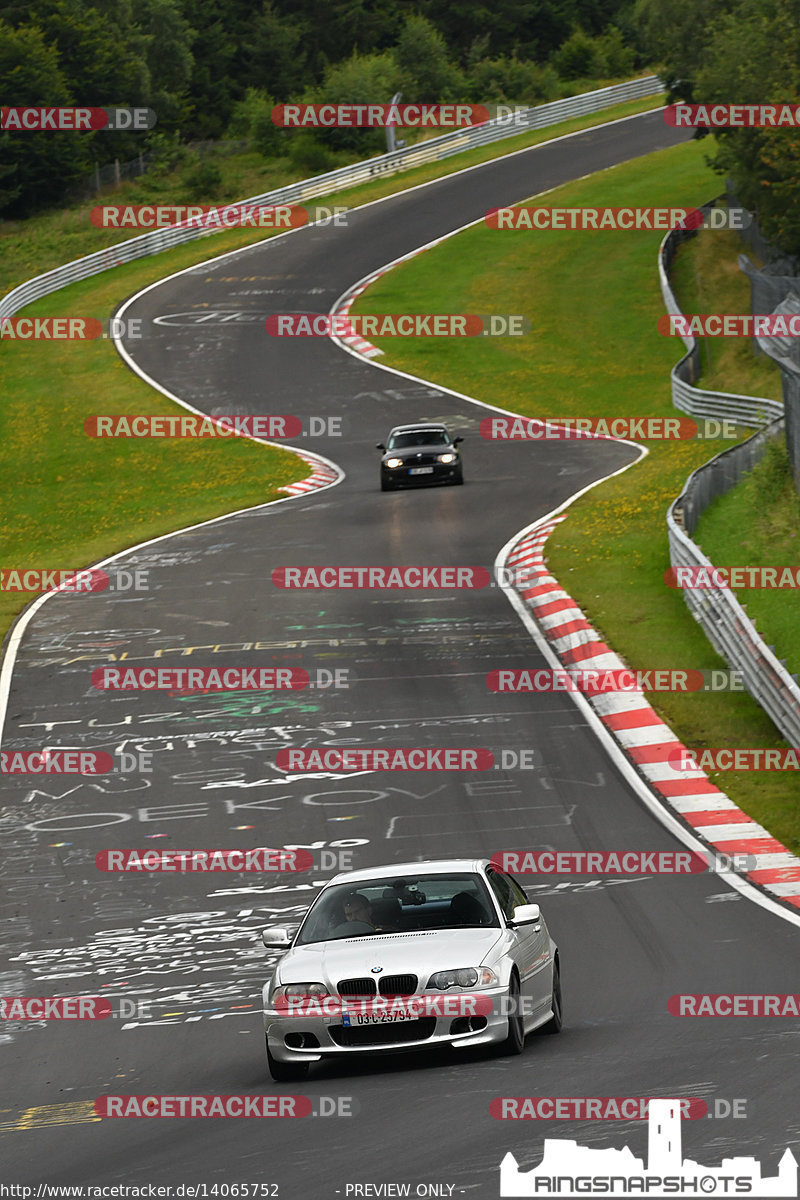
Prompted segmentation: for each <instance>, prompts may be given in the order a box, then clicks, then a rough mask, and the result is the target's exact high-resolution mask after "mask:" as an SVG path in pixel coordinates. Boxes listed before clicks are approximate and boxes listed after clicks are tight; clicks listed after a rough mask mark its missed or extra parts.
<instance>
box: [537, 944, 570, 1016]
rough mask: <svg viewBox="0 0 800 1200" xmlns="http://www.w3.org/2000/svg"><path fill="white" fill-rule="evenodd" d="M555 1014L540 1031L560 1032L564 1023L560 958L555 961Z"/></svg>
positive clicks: (553, 1003) (553, 1004)
mask: <svg viewBox="0 0 800 1200" xmlns="http://www.w3.org/2000/svg"><path fill="white" fill-rule="evenodd" d="M551 1006H552V1009H553V1015H552V1017H551V1018H550V1020H549V1021H548V1022H547V1024H546V1025H542V1027H541V1029H540V1030H539V1032H540V1033H560V1032H561V1026H562V1025H563V1023H564V1017H563V1010H562V1007H561V971H560V970H559V966H558V959H556V960H555V962H554V963H553V998H552V1001H551Z"/></svg>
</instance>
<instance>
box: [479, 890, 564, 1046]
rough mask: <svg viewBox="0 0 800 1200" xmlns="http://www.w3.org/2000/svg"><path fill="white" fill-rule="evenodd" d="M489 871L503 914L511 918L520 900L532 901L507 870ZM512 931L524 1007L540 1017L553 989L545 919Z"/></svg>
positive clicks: (514, 954) (513, 949)
mask: <svg viewBox="0 0 800 1200" xmlns="http://www.w3.org/2000/svg"><path fill="white" fill-rule="evenodd" d="M486 874H487V878H488V880H489V885H490V886H491V888H492V891H493V892H494V894H495V896H496V897H497V900H498V903H499V904H500V908H501V909H502V911H503V916H504V917H505V918H506V919H507V920H511V919H512V918H513V916H514V909H515V907H516V906H517V905H518V904H528V903H529V900H528V898H527V896H526V895H525V893H524V891H523V890H522V888H521V887H520V886H519V884H518V883H517V881H516V880H515V879H512V878H511V876H510V875H506V874H505V872H504V871H498V870H496V869H495V868H494V867H489V869H488V870H487V872H486ZM509 932H510V933H511V935H512V937H513V939H514V944H513V948H512V950H511V955H512V957H513V959H514V961H515V962H516V964H517V970H518V971H519V978H520V989H521V991H522V995H523V996H525V997H527V1003H526V1010H525V1011H526V1013H530V1014H531V1015H532V1016H534V1017H538V1016H540V1015H541V1012H542V1010H543V1009H544V1008H546V1007H548V1006H549V1004H550V997H551V993H552V975H551V971H550V970H549V969H548V968H549V967H550V959H551V956H550V939H549V937H548V936H547V933H546V927H545V923H544V921H537V922H535V923H533V924H530V925H520V926H519V927H518V928H516V929H512V930H509ZM527 1023H528V1022H527V1021H526V1024H527Z"/></svg>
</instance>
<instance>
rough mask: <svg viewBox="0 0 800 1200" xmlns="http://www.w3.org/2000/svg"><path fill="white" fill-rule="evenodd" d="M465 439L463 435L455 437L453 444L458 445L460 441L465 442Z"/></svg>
mask: <svg viewBox="0 0 800 1200" xmlns="http://www.w3.org/2000/svg"><path fill="white" fill-rule="evenodd" d="M463 440H464V439H463V438H462V437H457V438H453V445H454V446H457V445H458V444H459V442H463Z"/></svg>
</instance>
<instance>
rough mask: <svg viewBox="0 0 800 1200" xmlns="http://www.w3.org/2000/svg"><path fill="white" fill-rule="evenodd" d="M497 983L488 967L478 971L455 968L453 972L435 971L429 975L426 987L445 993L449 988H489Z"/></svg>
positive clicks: (469, 968) (468, 968)
mask: <svg viewBox="0 0 800 1200" xmlns="http://www.w3.org/2000/svg"><path fill="white" fill-rule="evenodd" d="M497 982H498V979H497V976H496V975H495V973H494V971H492V970H491V968H490V967H481V968H480V970H478V971H476V970H475V968H474V967H457V968H456V970H454V971H437V972H436V974H435V975H431V977H430V979H429V980H428V987H429V988H436V989H437V991H441V992H446V991H447V989H448V988H451V987H460V988H469V987H489V986H490V985H491V984H493V983H497Z"/></svg>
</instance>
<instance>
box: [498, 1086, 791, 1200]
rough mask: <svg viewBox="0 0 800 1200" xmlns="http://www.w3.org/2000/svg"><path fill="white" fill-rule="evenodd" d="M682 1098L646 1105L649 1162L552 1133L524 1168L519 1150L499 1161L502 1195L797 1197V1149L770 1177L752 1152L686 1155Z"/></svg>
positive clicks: (626, 1150)
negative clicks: (701, 1157) (705, 1161)
mask: <svg viewBox="0 0 800 1200" xmlns="http://www.w3.org/2000/svg"><path fill="white" fill-rule="evenodd" d="M683 1104H685V1101H683V1100H680V1099H660V1098H659V1099H651V1100H650V1101H649V1108H648V1118H647V1120H648V1150H647V1161H646V1162H645V1160H644V1159H641V1158H637V1157H635V1155H634V1154H633V1152H632V1151H631V1150H630V1148H629V1147H627V1146H625V1147H623V1148H622V1149H612V1148H602V1149H601V1148H597V1147H589V1146H580V1145H578V1143H577V1142H576V1141H574V1140H572V1139H567V1138H547V1139H545V1142H544V1147H543V1152H542V1160H541V1162H540V1163H539V1165H538V1166H536V1167H534V1168H533V1169H532V1170H529V1171H521V1170H520V1168H519V1164H518V1162H517V1160H516V1158H515V1157H514V1155H513V1154H511V1153H508V1154H506V1156H505V1158H504V1159H503V1161H502V1162H501V1164H500V1195H501V1196H502V1197H517V1196H535V1197H564V1196H576V1195H588V1196H600V1195H602V1196H606V1197H608V1196H631V1195H634V1196H651V1197H668V1196H669V1197H673V1198H674V1197H679V1198H684V1197H692V1198H693V1200H697V1197H698V1196H737V1195H738V1196H759V1197H772V1198H773V1200H774V1198H775V1197H782V1196H797V1160H796V1159H795V1157H794V1155H793V1154H792V1152H791V1150H788V1149H787V1150H786V1151H784V1153H783V1156H782V1157H781V1159H780V1163H779V1166H778V1173H777V1174H776V1175H772V1176H765V1175H764V1174H763V1173H762V1168H761V1165H760V1163H759V1162H758V1160H757V1159H755V1158H753V1157H752V1156H746V1157H744V1156H741V1157H734V1156H732V1157H728V1158H725V1159H723V1161H722V1164H721V1165H720V1166H719V1167H705V1166H702V1165H701V1164H700V1163H699V1162H696V1161H695V1160H694V1159H689V1158H684V1157H683V1150H682V1136H681V1120H682V1117H683V1111H682V1105H683Z"/></svg>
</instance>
